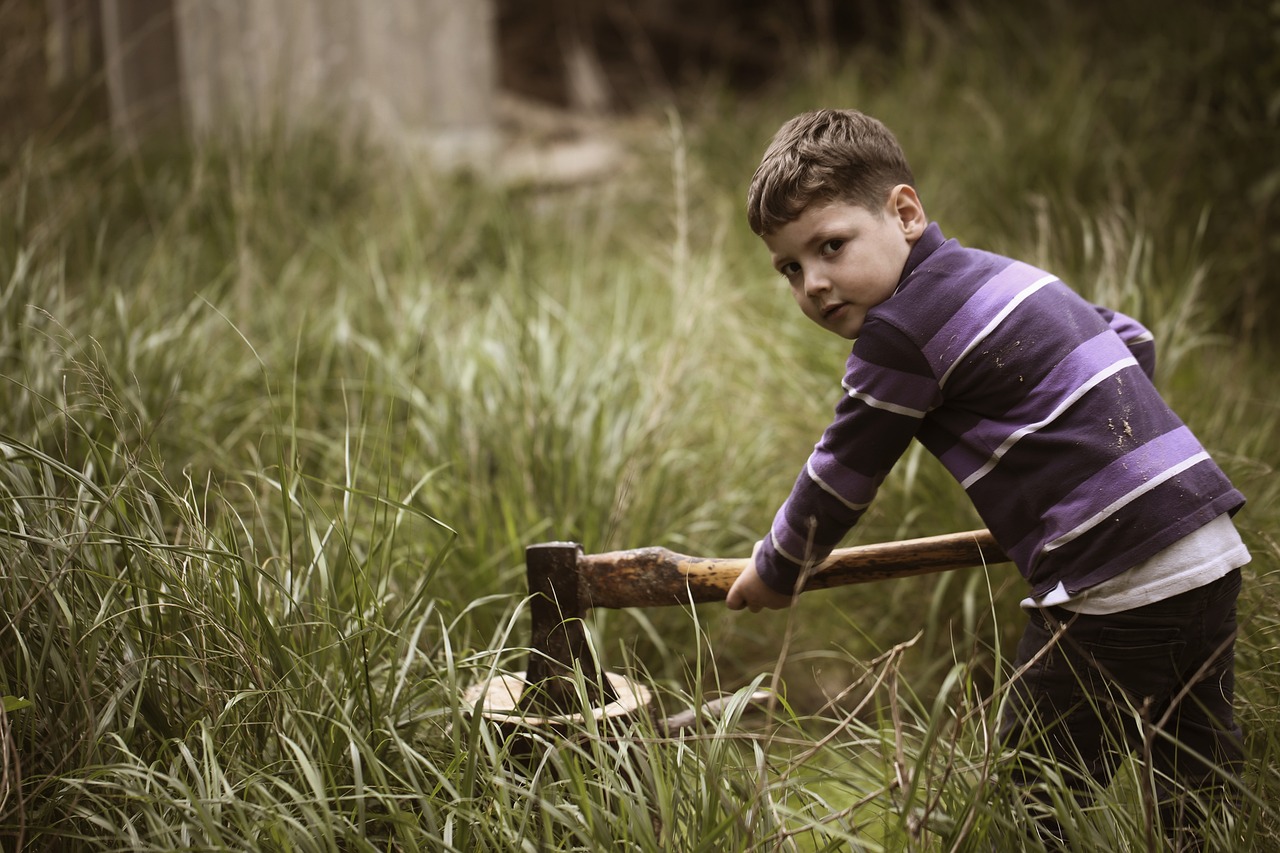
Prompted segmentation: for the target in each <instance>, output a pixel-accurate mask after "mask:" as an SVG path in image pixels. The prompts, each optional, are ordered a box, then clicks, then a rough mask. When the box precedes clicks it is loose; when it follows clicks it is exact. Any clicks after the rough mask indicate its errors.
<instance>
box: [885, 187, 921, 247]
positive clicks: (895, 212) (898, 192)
mask: <svg viewBox="0 0 1280 853" xmlns="http://www.w3.org/2000/svg"><path fill="white" fill-rule="evenodd" d="M888 208H889V210H888V212H889V213H890V214H891V215H892V216H893V217H894V219H896V220H897V221H898V222H899V224H901V225H902V230H903V233H904V234H905V235H906V237H907V239H908V240H911V241H912V242H915V240H916V239H917V238H919V236H920V235H921V234H923V233H924V229H925V228H926V227H927V226H928V224H929V219H928V217H926V216H925V214H924V205H923V204H921V202H920V196H919V195H917V194H916V191H915V188H914V187H912V186H911V185H910V184H898V185H897V186H896V187H894V188H893V190H892V191H890V193H889V203H888Z"/></svg>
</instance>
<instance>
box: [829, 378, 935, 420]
mask: <svg viewBox="0 0 1280 853" xmlns="http://www.w3.org/2000/svg"><path fill="white" fill-rule="evenodd" d="M840 386H841V387H842V388H844V390H845V391H847V392H848V393H849V396H850V397H852V398H853V399H855V400H861V401H862V402H864V403H866V404H867V405H868V406H870V407H871V408H873V409H883V410H884V411H886V412H893V413H894V414H895V415H906V416H907V417H911V418H923V417H924V416H925V414H926V413H925V412H922V411H920V410H919V409H910V408H907V407H906V406H899V405H898V404H897V403H887V402H885V401H884V400H878V399H876V398H875V397H872V396H871V395H870V394H867V393H864V392H862V391H859V390H858V389H856V388H851V387H849V384H848V383H847V382H843V381H842V382H841V383H840Z"/></svg>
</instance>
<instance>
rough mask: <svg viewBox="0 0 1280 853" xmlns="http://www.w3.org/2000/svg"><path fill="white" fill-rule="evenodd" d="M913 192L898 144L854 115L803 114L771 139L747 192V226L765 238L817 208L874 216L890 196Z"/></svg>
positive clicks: (874, 122) (867, 120)
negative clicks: (832, 204)
mask: <svg viewBox="0 0 1280 853" xmlns="http://www.w3.org/2000/svg"><path fill="white" fill-rule="evenodd" d="M899 184H908V185H910V186H912V187H914V186H915V178H914V177H913V176H912V174H911V167H910V166H909V165H908V164H907V157H906V155H905V154H903V153H902V147H901V146H900V145H898V140H897V139H895V138H894V136H893V134H892V133H891V132H890V131H889V129H888V128H887V127H885V126H884V125H883V124H881V123H880V122H879V121H877V120H876V119H874V118H872V117H871V116H868V115H865V114H863V113H860V112H858V111H857V110H814V111H813V112H807V113H801V114H800V115H798V116H796V117H795V118H793V119H791V120H790V121H788V122H787V123H786V124H784V125H783V126H782V127H781V128H779V129H778V132H777V133H776V134H774V137H773V141H772V142H770V143H769V148H768V149H767V150H766V151H765V152H764V157H762V158H761V160H760V166H759V167H758V168H757V169H756V173H755V175H754V176H752V178H751V189H750V190H748V192H747V222H748V223H750V225H751V230H752V231H754V232H755V233H756V234H758V235H761V236H764V235H765V234H772V233H773V232H774V231H776V230H778V229H779V228H781V227H782V226H784V225H786V224H787V223H788V222H791V221H793V220H794V219H796V218H797V217H798V216H800V214H801V213H803V212H804V210H805V208H807V207H809V206H810V205H812V204H814V203H815V202H817V203H821V202H829V201H846V202H849V203H851V204H859V205H862V206H863V207H866V208H869V209H871V210H878V209H879V207H880V205H881V204H882V203H883V202H884V200H885V198H886V197H887V196H888V193H889V190H891V189H893V188H894V187H895V186H897V185H899Z"/></svg>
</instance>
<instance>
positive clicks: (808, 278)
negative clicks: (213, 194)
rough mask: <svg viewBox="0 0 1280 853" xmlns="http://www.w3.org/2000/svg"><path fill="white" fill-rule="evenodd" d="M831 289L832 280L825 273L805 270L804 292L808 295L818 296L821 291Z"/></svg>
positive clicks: (824, 291)
mask: <svg viewBox="0 0 1280 853" xmlns="http://www.w3.org/2000/svg"><path fill="white" fill-rule="evenodd" d="M830 289H831V282H830V281H829V280H828V279H827V277H826V276H825V275H821V274H819V273H816V272H809V271H807V270H806V271H805V274H804V292H805V294H806V295H808V296H817V295H818V294H820V293H826V292H827V291H828V290H830Z"/></svg>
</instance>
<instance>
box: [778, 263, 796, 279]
mask: <svg viewBox="0 0 1280 853" xmlns="http://www.w3.org/2000/svg"><path fill="white" fill-rule="evenodd" d="M778 272H780V273H782V274H783V275H784V276H786V277H787V278H791V277H792V276H794V275H796V274H797V273H799V272H800V265H799V264H797V263H796V262H795V261H790V262H788V263H785V264H782V265H781V266H779V267H778Z"/></svg>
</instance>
